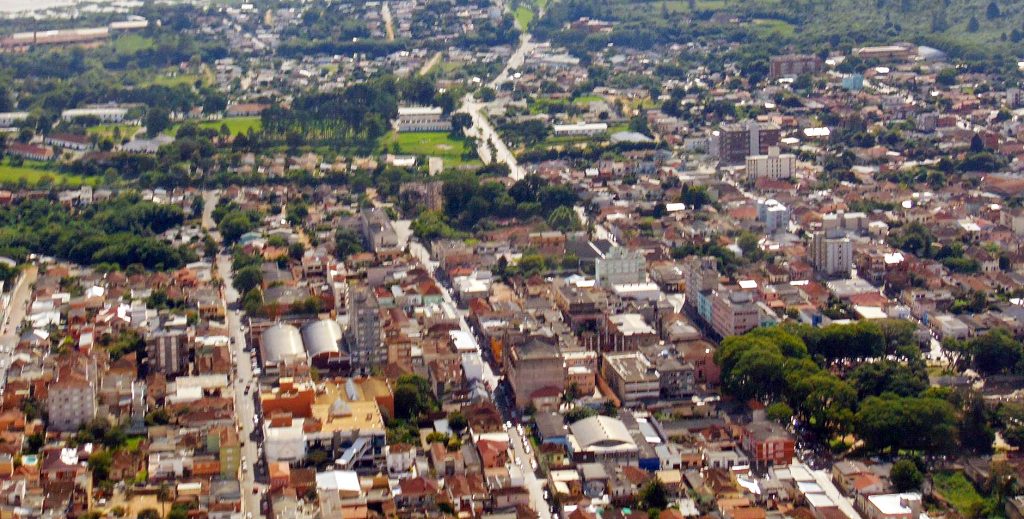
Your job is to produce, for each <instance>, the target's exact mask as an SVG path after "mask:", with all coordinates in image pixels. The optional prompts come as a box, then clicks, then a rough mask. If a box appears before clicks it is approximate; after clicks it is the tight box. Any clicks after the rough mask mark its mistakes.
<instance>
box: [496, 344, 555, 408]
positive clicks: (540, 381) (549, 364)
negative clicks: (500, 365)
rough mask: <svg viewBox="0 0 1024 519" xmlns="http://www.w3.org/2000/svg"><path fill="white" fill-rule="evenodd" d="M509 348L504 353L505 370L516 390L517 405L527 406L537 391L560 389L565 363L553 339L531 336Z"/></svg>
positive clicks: (520, 406)
mask: <svg viewBox="0 0 1024 519" xmlns="http://www.w3.org/2000/svg"><path fill="white" fill-rule="evenodd" d="M510 350H511V351H507V352H506V354H505V355H504V361H505V373H506V376H507V378H508V381H509V383H510V384H511V385H512V391H513V393H515V398H516V407H518V408H519V409H523V408H525V407H526V406H527V405H529V404H530V403H532V402H533V400H534V398H535V397H536V396H537V395H538V394H542V393H545V392H549V391H550V390H551V389H552V388H554V389H556V390H557V391H558V392H559V393H561V391H562V388H563V387H564V384H565V364H564V362H563V360H562V356H561V355H560V354H559V352H558V348H557V347H556V345H555V344H554V342H553V340H549V339H547V338H540V337H531V338H529V339H527V340H526V342H524V343H523V344H520V345H518V346H514V347H511V348H510ZM541 410H543V409H541Z"/></svg>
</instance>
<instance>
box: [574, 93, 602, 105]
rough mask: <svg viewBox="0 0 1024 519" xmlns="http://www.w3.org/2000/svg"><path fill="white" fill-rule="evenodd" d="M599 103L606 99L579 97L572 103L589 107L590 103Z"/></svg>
mask: <svg viewBox="0 0 1024 519" xmlns="http://www.w3.org/2000/svg"><path fill="white" fill-rule="evenodd" d="M598 101H604V98H603V97H601V96H595V95H589V96H579V97H577V98H576V99H573V101H572V102H574V103H576V104H578V105H584V106H586V105H588V104H590V103H596V102H598Z"/></svg>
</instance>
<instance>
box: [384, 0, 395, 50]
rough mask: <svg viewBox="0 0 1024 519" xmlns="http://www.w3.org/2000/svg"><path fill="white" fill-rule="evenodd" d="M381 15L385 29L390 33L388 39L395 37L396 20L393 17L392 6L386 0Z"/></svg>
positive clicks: (391, 39) (392, 39)
mask: <svg viewBox="0 0 1024 519" xmlns="http://www.w3.org/2000/svg"><path fill="white" fill-rule="evenodd" d="M380 17H381V18H383V19H384V31H385V32H386V33H387V35H388V41H394V39H395V21H394V20H392V19H391V7H390V6H388V3H387V2H384V3H383V4H382V5H381V7H380Z"/></svg>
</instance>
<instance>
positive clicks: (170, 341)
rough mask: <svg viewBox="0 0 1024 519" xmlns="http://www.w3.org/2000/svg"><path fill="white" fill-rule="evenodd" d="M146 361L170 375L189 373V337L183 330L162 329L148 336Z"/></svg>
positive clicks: (157, 369)
mask: <svg viewBox="0 0 1024 519" xmlns="http://www.w3.org/2000/svg"><path fill="white" fill-rule="evenodd" d="M146 362H147V363H148V364H149V368H150V369H151V370H153V371H155V372H159V373H163V374H164V375H167V376H169V377H173V376H175V375H183V374H187V373H188V365H189V338H188V335H187V334H186V333H185V331H183V330H160V331H157V332H154V333H151V334H149V335H148V336H147V337H146Z"/></svg>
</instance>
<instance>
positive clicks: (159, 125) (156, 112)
mask: <svg viewBox="0 0 1024 519" xmlns="http://www.w3.org/2000/svg"><path fill="white" fill-rule="evenodd" d="M170 125H171V118H170V116H169V115H168V114H167V110H164V109H163V108H150V109H149V110H147V111H146V133H147V134H149V136H150V137H156V136H157V135H159V134H160V132H162V131H164V130H166V129H167V128H168V127H169V126H170Z"/></svg>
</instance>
